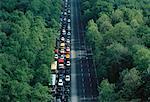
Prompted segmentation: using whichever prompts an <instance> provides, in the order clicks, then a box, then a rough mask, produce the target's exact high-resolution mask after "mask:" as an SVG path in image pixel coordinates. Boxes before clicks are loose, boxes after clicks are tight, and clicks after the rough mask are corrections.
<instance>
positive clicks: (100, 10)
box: [81, 0, 150, 102]
mask: <svg viewBox="0 0 150 102" xmlns="http://www.w3.org/2000/svg"><path fill="white" fill-rule="evenodd" d="M149 4H150V1H149V0H81V14H82V21H84V22H83V23H84V27H85V32H86V33H85V36H86V40H87V42H88V47H91V48H92V50H93V60H94V62H95V65H96V70H97V76H98V81H99V87H98V90H99V102H149V101H150V49H149V48H150V5H149Z"/></svg>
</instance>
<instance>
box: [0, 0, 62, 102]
mask: <svg viewBox="0 0 150 102" xmlns="http://www.w3.org/2000/svg"><path fill="white" fill-rule="evenodd" d="M60 2H61V1H60V0H1V1H0V6H1V7H0V101H1V102H48V101H49V102H50V100H51V98H52V97H51V94H50V90H49V88H48V84H49V82H50V63H51V62H52V60H53V49H54V45H55V38H56V36H57V35H58V34H59V33H58V30H59V17H60V8H61V4H60Z"/></svg>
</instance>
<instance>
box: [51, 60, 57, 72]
mask: <svg viewBox="0 0 150 102" xmlns="http://www.w3.org/2000/svg"><path fill="white" fill-rule="evenodd" d="M51 71H52V72H53V73H56V71H57V61H54V62H53V63H52V64H51Z"/></svg>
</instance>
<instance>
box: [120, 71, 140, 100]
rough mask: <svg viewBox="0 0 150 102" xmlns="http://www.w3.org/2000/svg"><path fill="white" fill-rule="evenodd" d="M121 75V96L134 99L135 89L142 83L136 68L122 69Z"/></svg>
mask: <svg viewBox="0 0 150 102" xmlns="http://www.w3.org/2000/svg"><path fill="white" fill-rule="evenodd" d="M121 75H122V77H123V83H124V85H123V92H122V97H123V98H125V99H129V100H130V99H134V98H135V96H136V93H137V92H136V91H137V89H138V88H139V86H140V85H141V84H142V80H141V76H140V72H139V71H138V70H136V68H132V69H130V70H124V71H123V72H122V74H121Z"/></svg>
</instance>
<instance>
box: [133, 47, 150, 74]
mask: <svg viewBox="0 0 150 102" xmlns="http://www.w3.org/2000/svg"><path fill="white" fill-rule="evenodd" d="M134 47H135V49H137V50H136V52H135V53H134V54H133V59H134V63H135V65H136V66H137V68H138V70H140V71H144V70H147V69H148V68H149V67H150V50H149V49H147V48H144V47H142V46H134Z"/></svg>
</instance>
